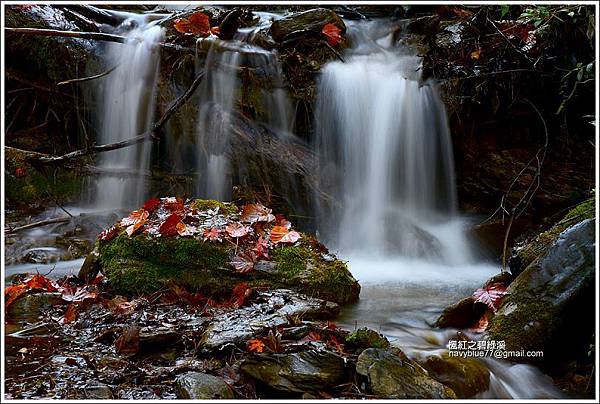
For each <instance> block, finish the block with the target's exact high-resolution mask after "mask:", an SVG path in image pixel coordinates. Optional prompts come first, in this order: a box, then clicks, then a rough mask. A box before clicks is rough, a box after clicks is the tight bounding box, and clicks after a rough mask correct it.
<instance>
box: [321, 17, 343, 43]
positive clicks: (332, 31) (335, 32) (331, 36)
mask: <svg viewBox="0 0 600 404" xmlns="http://www.w3.org/2000/svg"><path fill="white" fill-rule="evenodd" d="M340 32H342V30H341V29H339V28H338V27H337V26H336V25H334V24H332V23H328V24H325V26H324V27H323V29H322V30H321V33H322V34H323V35H325V37H326V38H327V43H328V44H329V45H330V46H336V45H338V44H339V43H340V42H342V37H341V35H340Z"/></svg>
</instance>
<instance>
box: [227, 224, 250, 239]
mask: <svg viewBox="0 0 600 404" xmlns="http://www.w3.org/2000/svg"><path fill="white" fill-rule="evenodd" d="M250 230H251V229H250V228H249V227H248V226H244V225H243V224H241V223H237V222H235V223H230V224H228V225H227V227H225V231H226V232H227V234H229V236H231V237H234V238H238V237H244V236H245V235H247V234H248V233H249V232H250Z"/></svg>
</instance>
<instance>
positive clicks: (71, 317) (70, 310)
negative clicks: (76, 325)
mask: <svg viewBox="0 0 600 404" xmlns="http://www.w3.org/2000/svg"><path fill="white" fill-rule="evenodd" d="M75 319H77V306H75V304H74V303H71V304H70V305H69V307H67V310H66V311H65V316H64V317H63V324H69V323H72V322H73V321H75Z"/></svg>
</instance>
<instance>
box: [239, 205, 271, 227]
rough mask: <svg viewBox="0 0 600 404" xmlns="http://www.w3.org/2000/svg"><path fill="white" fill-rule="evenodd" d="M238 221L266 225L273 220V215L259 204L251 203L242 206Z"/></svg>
mask: <svg viewBox="0 0 600 404" xmlns="http://www.w3.org/2000/svg"><path fill="white" fill-rule="evenodd" d="M240 220H241V221H242V222H246V223H250V224H253V223H256V222H267V223H268V222H272V221H273V220H275V215H273V214H272V213H271V209H269V208H266V207H264V206H263V205H261V204H260V203H252V204H249V205H244V207H243V208H242V213H241V215H240Z"/></svg>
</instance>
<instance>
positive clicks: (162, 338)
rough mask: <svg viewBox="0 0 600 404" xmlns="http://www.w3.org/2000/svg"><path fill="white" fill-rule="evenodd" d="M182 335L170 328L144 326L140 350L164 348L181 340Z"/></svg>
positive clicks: (141, 331)
mask: <svg viewBox="0 0 600 404" xmlns="http://www.w3.org/2000/svg"><path fill="white" fill-rule="evenodd" d="M180 338H181V335H180V334H179V333H178V332H176V331H174V330H172V329H169V328H164V327H160V328H159V327H154V326H152V327H144V328H142V329H141V330H140V351H142V352H147V351H152V350H162V349H165V348H167V347H168V346H169V345H172V344H174V343H176V342H177V341H179V339H180Z"/></svg>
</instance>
